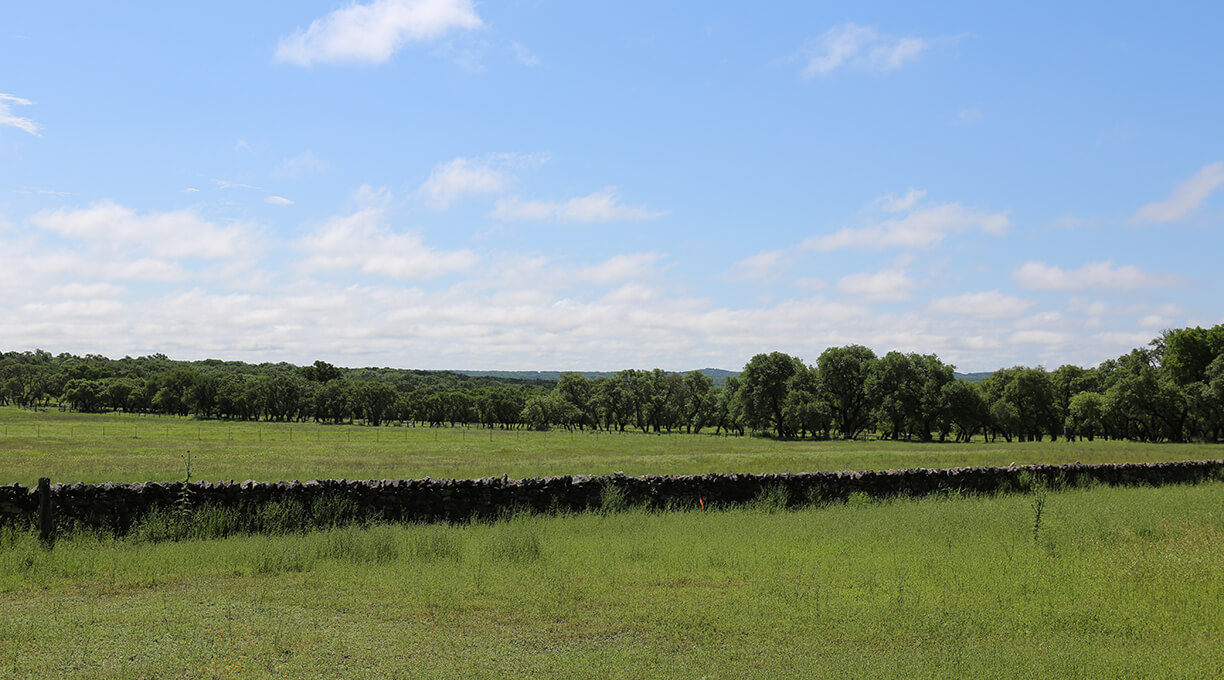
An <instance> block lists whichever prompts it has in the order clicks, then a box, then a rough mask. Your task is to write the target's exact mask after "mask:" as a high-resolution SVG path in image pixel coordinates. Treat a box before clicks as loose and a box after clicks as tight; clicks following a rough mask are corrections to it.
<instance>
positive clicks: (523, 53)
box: [510, 40, 540, 66]
mask: <svg viewBox="0 0 1224 680" xmlns="http://www.w3.org/2000/svg"><path fill="white" fill-rule="evenodd" d="M510 49H511V50H513V51H514V59H515V61H517V62H518V63H520V64H522V65H523V66H539V65H540V58H539V57H537V56H536V55H535V53H533V52H532V51H531V50H529V49H527V48H526V47H524V46H523V45H521V44H519V43H518V42H516V41H513V40H511V41H510Z"/></svg>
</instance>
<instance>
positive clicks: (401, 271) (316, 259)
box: [298, 208, 478, 279]
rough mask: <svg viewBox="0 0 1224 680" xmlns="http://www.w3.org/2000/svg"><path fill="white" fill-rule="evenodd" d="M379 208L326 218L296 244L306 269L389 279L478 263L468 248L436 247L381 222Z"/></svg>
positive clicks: (433, 273) (416, 276)
mask: <svg viewBox="0 0 1224 680" xmlns="http://www.w3.org/2000/svg"><path fill="white" fill-rule="evenodd" d="M382 222H383V211H382V209H380V208H364V209H362V210H359V211H357V212H356V213H354V214H352V215H349V216H347V217H336V218H333V219H331V220H329V221H328V222H327V223H326V224H325V225H323V227H322V228H320V229H319V230H317V231H316V232H314V233H312V234H310V235H308V236H306V237H305V238H303V239H301V240H300V241H299V242H298V247H299V248H300V249H301V250H302V251H304V252H305V253H306V259H305V261H304V262H303V263H302V266H303V268H304V269H305V270H306V271H308V272H320V271H360V272H363V273H366V274H377V275H380V276H386V277H389V278H393V279H430V278H435V277H438V276H443V275H445V274H451V273H455V272H461V271H466V270H468V269H470V268H471V267H472V266H473V265H475V264H476V262H477V261H478V258H477V256H476V255H475V254H474V253H472V252H471V251H468V250H455V251H449V252H448V251H439V250H435V249H434V248H431V247H429V246H427V245H425V243H424V241H423V240H422V239H421V237H420V236H418V235H416V234H411V233H399V232H394V231H392V230H390V229H389V228H387V227H385V226H383V224H382Z"/></svg>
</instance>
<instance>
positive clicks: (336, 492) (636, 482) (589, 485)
mask: <svg viewBox="0 0 1224 680" xmlns="http://www.w3.org/2000/svg"><path fill="white" fill-rule="evenodd" d="M1206 479H1224V460H1203V461H1177V462H1168V463H1126V464H1105V465H1080V464H1075V465H1023V466H1011V467H1005V468H1002V467H960V468H939V469H927V468H920V469H912V470H879V471H863V472H805V473H785V474H705V475H676V476H656V475H646V476H642V477H629V476H626V475H624V474H623V473H615V474H612V475H608V476H587V475H573V476H570V475H566V476H561V477H536V478H530V479H517V480H516V479H508V478H506V477H488V478H482V479H459V480H456V479H430V478H428V477H427V478H425V479H410V480H386V479H384V480H367V481H353V480H343V479H340V480H314V481H308V482H297V481H294V482H255V481H249V480H248V481H245V482H242V483H234V482H192V483H190V484H188V485H187V487H188V488H187V497H188V498H189V499H190V502H191V505H192V507H197V508H198V507H202V506H205V505H215V506H220V507H228V508H240V509H245V510H251V509H257V508H258V507H260V506H262V505H264V504H268V503H273V502H286V501H297V502H301V503H303V504H306V506H307V507H310V506H312V505H313V504H315V503H317V502H319V501H321V500H323V499H325V498H326V499H337V498H338V499H342V500H344V501H347V505H348V507H350V508H354V509H355V510H356V513H357V514H358V515H359V516H361V517H364V518H372V519H383V520H390V521H410V522H434V521H462V520H467V519H470V518H473V517H496V516H498V515H500V514H503V513H505V512H508V511H513V510H518V509H533V510H537V511H555V510H570V511H579V510H585V509H590V508H596V507H600V506H601V504H602V503H603V502H605V494H606V493H607V491H608V490H614V491H615V492H616V493H615V495H616V496H618V497H619V501H620V502H622V503H624V504H626V505H645V506H647V507H652V508H667V507H692V506H695V505H697V504H698V502H699V500H698V499H700V502H702V503H704V504H705V505H706V506H707V507H709V506H714V507H719V506H723V507H725V506H728V505H735V504H741V503H745V502H748V501H751V500H752V499H754V498H757V497H758V496H759V495H761V494H762V493H764V492H777V491H783V492H785V493H784V495H782V497H784V498H786V499H787V502H788V503H789V504H791V505H800V504H803V503H809V502H827V501H838V500H844V499H846V498H847V497H849V496H850V495H851V494H863V495H866V496H868V497H872V498H882V497H890V496H923V495H926V494H931V493H939V492H957V491H959V492H967V493H995V492H999V491H1009V490H1023V489H1026V488H1029V487H1031V485H1033V484H1034V483H1042V482H1044V483H1045V484H1047V485H1049V486H1061V485H1071V486H1075V485H1082V484H1090V483H1101V484H1107V485H1153V486H1156V485H1161V484H1183V483H1191V482H1198V481H1203V480H1206ZM182 494H183V483H182V482H143V483H132V484H114V483H110V482H107V483H105V484H80V483H77V484H52V485H51V496H52V502H53V505H54V508H55V514H56V520H57V523H58V524H59V525H60V526H73V525H78V526H88V527H97V528H110V529H113V530H116V531H122V530H124V529H126V528H128V527H130V526H131V524H132V522H134V521H136V520H138V519H139V518H140V517H141V516H143V515H145V514H146V513H148V512H149V511H150V510H152V509H155V508H159V509H163V510H172V509H174V508H176V507H177V504H178V503H179V502H180V498H181V497H182ZM37 514H38V490H37V488H28V487H25V486H22V485H20V484H10V485H7V486H0V523H6V522H15V523H19V524H27V523H28V524H33V523H35V522H36V521H37Z"/></svg>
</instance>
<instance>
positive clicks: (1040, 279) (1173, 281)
mask: <svg viewBox="0 0 1224 680" xmlns="http://www.w3.org/2000/svg"><path fill="white" fill-rule="evenodd" d="M1012 278H1014V279H1015V280H1016V283H1018V284H1020V287H1021V288H1025V289H1028V290H1061V291H1081V290H1099V291H1115V292H1121V291H1130V290H1144V289H1151V288H1176V287H1178V286H1181V285H1182V284H1183V283H1184V282H1183V280H1182V278H1181V277H1180V276H1176V275H1173V274H1153V273H1150V272H1145V271H1143V270H1142V269H1139V268H1138V267H1136V266H1134V265H1122V266H1118V265H1116V264H1114V263H1113V261H1112V260H1104V261H1101V262H1089V263H1087V264H1085V265H1083V266H1081V267H1079V268H1078V269H1062V268H1060V267H1056V266H1053V265H1048V264H1046V263H1044V262H1025V263H1024V264H1022V265H1020V266H1019V267H1017V268H1016V270H1015V271H1014V272H1012Z"/></svg>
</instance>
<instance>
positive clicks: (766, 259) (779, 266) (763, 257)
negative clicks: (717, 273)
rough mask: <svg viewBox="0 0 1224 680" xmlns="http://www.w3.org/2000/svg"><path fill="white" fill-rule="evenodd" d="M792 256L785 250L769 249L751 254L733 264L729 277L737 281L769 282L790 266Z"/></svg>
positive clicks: (728, 273)
mask: <svg viewBox="0 0 1224 680" xmlns="http://www.w3.org/2000/svg"><path fill="white" fill-rule="evenodd" d="M790 259H791V256H790V254H789V253H787V252H786V251H784V250H767V251H765V252H762V253H757V254H756V255H750V256H748V257H745V258H744V259H742V260H740V261H739V262H736V263H735V264H733V265H731V268H730V269H728V270H727V272H726V275H727V278H730V279H732V280H735V281H756V282H758V283H768V282H770V281H774V280H776V279H777V278H778V277H779V276H781V275H782V273H783V272H785V271H786V270H787V269H789V268H790Z"/></svg>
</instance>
